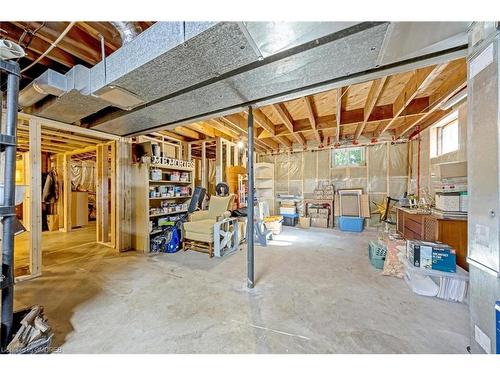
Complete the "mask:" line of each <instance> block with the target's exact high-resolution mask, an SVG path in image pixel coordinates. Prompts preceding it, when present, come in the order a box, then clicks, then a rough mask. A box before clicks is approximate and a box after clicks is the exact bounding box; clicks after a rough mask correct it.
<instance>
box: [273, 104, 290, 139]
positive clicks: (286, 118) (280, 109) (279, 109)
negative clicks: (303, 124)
mask: <svg viewBox="0 0 500 375" xmlns="http://www.w3.org/2000/svg"><path fill="white" fill-rule="evenodd" d="M272 109H273V110H274V112H275V113H276V116H278V117H279V119H280V120H281V121H282V122H283V124H285V126H286V127H287V129H288V130H289V131H290V133H293V119H292V117H291V116H290V113H288V111H287V109H286V107H285V106H284V104H282V103H278V104H273V105H272Z"/></svg>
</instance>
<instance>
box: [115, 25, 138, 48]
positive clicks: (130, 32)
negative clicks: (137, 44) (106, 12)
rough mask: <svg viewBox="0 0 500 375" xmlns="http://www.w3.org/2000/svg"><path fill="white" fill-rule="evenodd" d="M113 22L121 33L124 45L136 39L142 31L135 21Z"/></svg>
mask: <svg viewBox="0 0 500 375" xmlns="http://www.w3.org/2000/svg"><path fill="white" fill-rule="evenodd" d="M111 24H112V25H113V26H114V27H115V29H116V30H117V31H118V33H119V34H120V37H121V40H122V46H123V45H124V44H127V43H129V42H131V41H132V40H134V39H135V37H136V36H137V35H139V34H140V33H141V32H142V29H141V27H140V26H139V25H138V24H137V23H135V22H127V21H112V22H111Z"/></svg>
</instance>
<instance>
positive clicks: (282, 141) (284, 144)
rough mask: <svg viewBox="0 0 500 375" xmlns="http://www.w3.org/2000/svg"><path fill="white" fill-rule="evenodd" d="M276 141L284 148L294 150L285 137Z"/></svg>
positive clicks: (279, 137) (277, 138) (278, 137)
mask: <svg viewBox="0 0 500 375" xmlns="http://www.w3.org/2000/svg"><path fill="white" fill-rule="evenodd" d="M274 139H276V140H277V141H278V142H279V143H280V144H281V145H282V146H283V147H285V148H292V142H291V141H290V140H289V139H288V138H287V137H285V136H283V135H282V136H277V137H276V138H274Z"/></svg>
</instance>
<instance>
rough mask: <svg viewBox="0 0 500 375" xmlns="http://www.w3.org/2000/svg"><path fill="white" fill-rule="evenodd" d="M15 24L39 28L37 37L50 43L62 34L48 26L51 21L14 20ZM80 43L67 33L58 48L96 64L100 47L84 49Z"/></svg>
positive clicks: (23, 27)
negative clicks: (80, 46)
mask: <svg viewBox="0 0 500 375" xmlns="http://www.w3.org/2000/svg"><path fill="white" fill-rule="evenodd" d="M13 24H15V25H16V26H17V27H19V28H21V29H23V30H30V31H33V30H38V31H37V33H36V37H37V38H40V39H41V40H43V41H45V42H47V43H49V44H52V43H54V42H55V40H56V39H57V38H58V37H59V35H60V34H61V33H60V32H58V31H56V30H53V29H51V28H50V27H49V26H47V24H51V23H50V22H49V23H47V22H45V23H44V24H42V23H39V22H13ZM42 25H43V26H42ZM66 26H67V25H66ZM66 26H64V27H66ZM68 34H69V33H68ZM79 45H80V43H78V42H76V41H74V40H73V39H71V38H70V37H69V36H68V35H67V36H65V37H64V38H63V39H62V40H61V41H60V42H59V43H58V44H57V48H58V49H60V50H62V51H64V52H66V53H68V54H70V55H72V56H74V57H77V58H79V59H80V60H82V61H84V62H86V63H90V64H92V65H94V64H96V63H97V62H98V61H99V60H100V52H99V51H100V49H89V48H87V49H85V50H82V49H81V48H79Z"/></svg>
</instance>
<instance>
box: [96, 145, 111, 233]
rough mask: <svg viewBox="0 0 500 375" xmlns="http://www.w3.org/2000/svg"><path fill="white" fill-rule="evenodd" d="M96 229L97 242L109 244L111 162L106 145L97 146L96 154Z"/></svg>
mask: <svg viewBox="0 0 500 375" xmlns="http://www.w3.org/2000/svg"><path fill="white" fill-rule="evenodd" d="M96 159H97V161H96V169H97V173H96V174H97V179H96V212H97V215H96V223H97V225H96V228H97V242H100V243H106V242H109V213H108V202H109V200H108V196H109V195H108V194H109V189H108V179H109V160H108V146H107V145H106V144H99V145H97V153H96Z"/></svg>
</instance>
